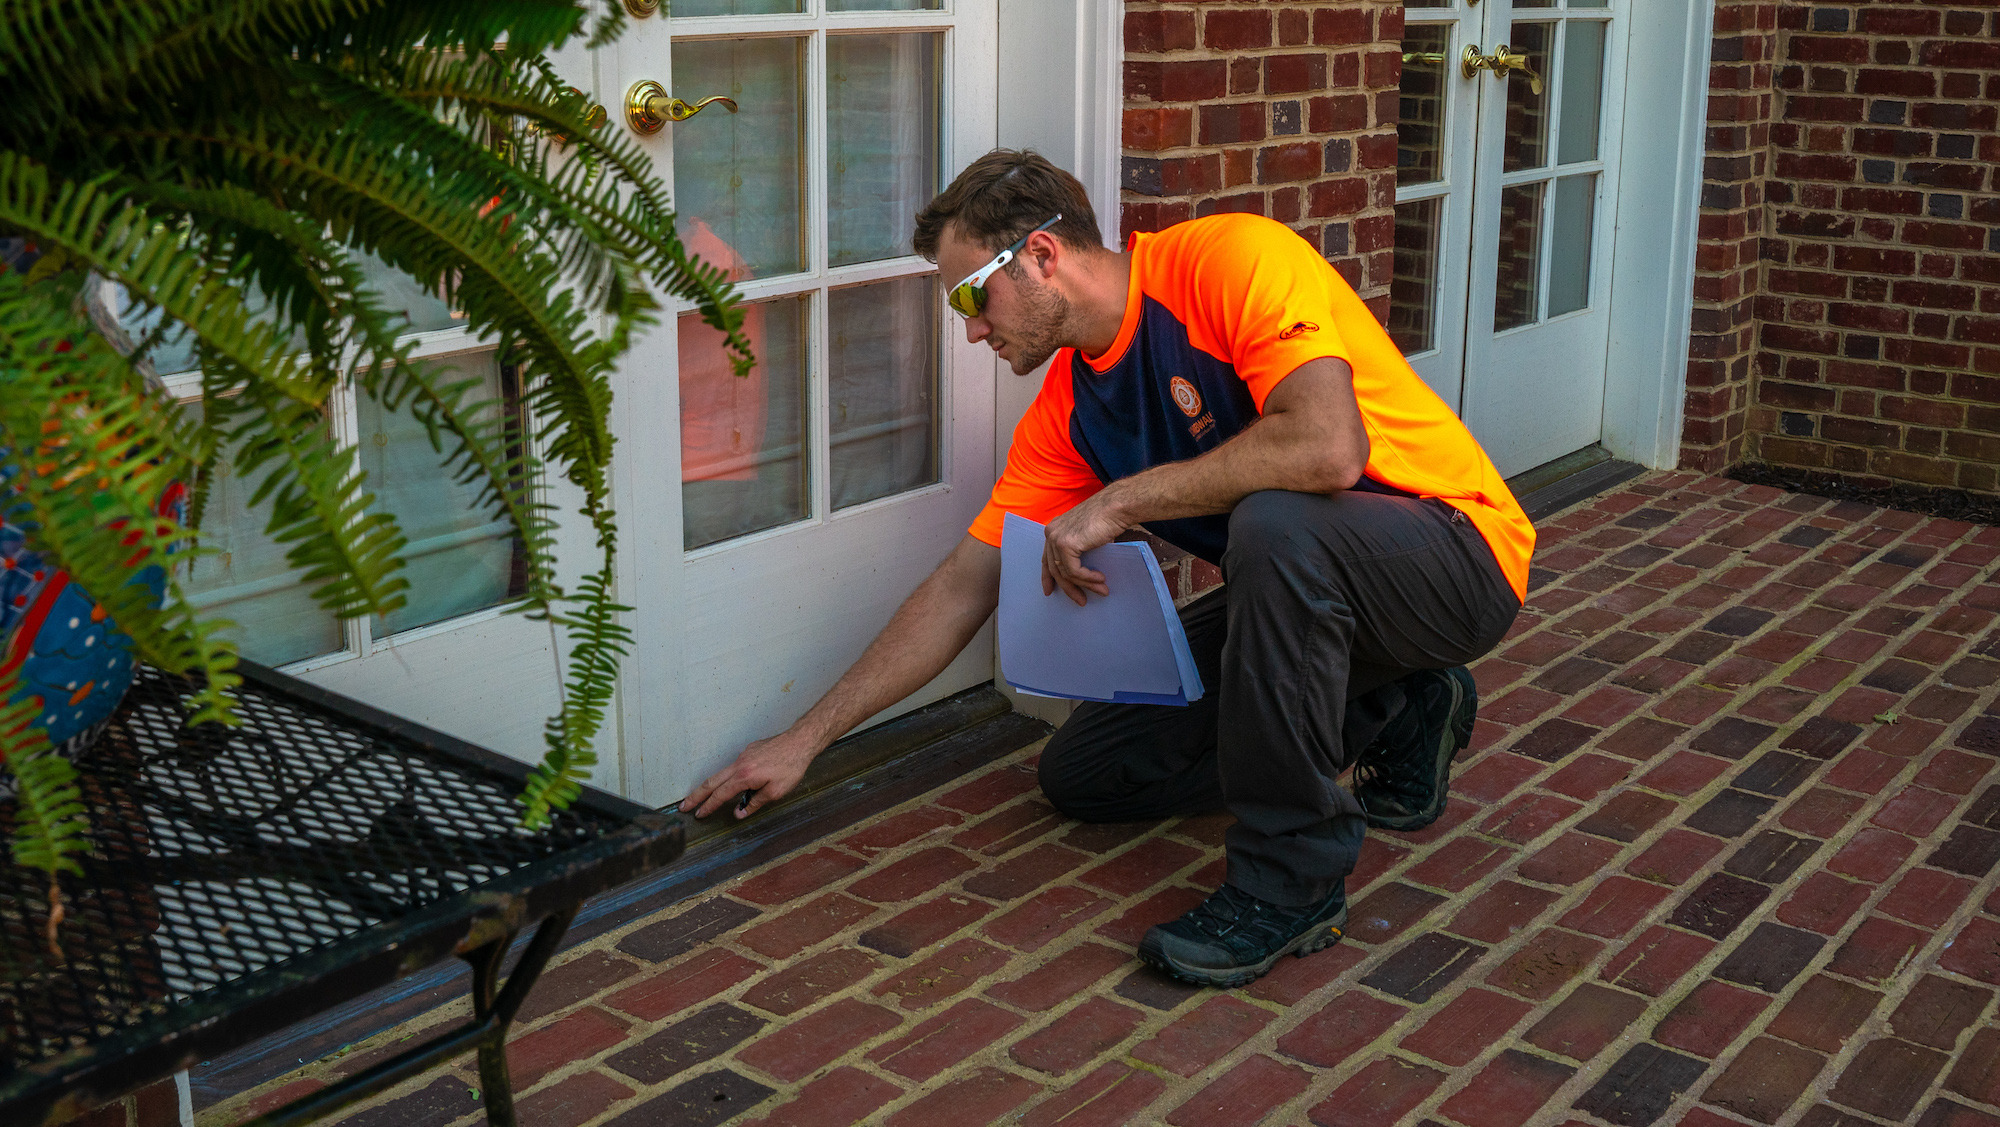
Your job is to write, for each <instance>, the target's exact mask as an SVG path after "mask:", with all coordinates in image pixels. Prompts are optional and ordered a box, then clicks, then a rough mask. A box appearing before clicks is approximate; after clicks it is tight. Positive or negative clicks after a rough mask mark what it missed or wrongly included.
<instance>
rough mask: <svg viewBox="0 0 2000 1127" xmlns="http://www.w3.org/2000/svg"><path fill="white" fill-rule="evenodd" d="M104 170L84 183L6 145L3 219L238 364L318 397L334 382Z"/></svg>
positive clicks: (1, 175)
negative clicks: (125, 196)
mask: <svg viewBox="0 0 2000 1127" xmlns="http://www.w3.org/2000/svg"><path fill="white" fill-rule="evenodd" d="M119 195H120V194H119V193H118V192H116V191H114V190H113V189H111V188H110V186H109V181H108V180H106V179H100V180H98V181H95V182H92V183H85V184H76V183H69V182H64V181H59V180H55V179H53V178H51V176H50V175H49V171H48V169H46V168H44V167H43V166H42V165H40V164H39V163H37V162H35V161H33V160H30V159H28V158H27V157H25V156H22V155H21V154H19V153H13V152H6V151H0V224H5V225H7V226H9V227H12V228H14V229H15V230H18V231H21V232H25V233H27V234H28V235H30V236H31V237H33V238H35V239H36V240H38V241H39V242H41V243H43V244H46V245H50V246H55V247H60V248H62V250H63V251H64V252H65V253H67V254H69V255H71V256H74V257H75V258H77V259H79V260H81V261H82V262H85V263H88V264H89V266H90V268H91V269H93V270H96V271H98V272H99V273H101V274H103V275H105V276H106V277H110V278H115V279H117V280H118V281H119V282H120V283H121V284H123V285H124V286H125V287H126V288H127V289H129V290H131V291H133V292H134V293H136V294H139V295H140V296H142V297H143V298H145V300H147V301H149V302H151V303H152V304H154V305H157V306H159V307H160V308H161V309H164V310H165V311H167V313H168V314H169V315H171V316H172V317H173V318H174V319H175V320H177V321H179V322H180V323H182V324H185V325H187V326H189V327H190V328H191V329H193V330H194V331H195V332H196V333H198V334H199V335H200V337H201V340H202V342H203V344H204V345H205V346H206V347H207V348H208V349H209V350H210V351H211V352H212V353H214V354H216V355H217V356H220V357H222V358H224V359H226V360H227V361H228V362H229V363H230V364H231V365H232V366H234V367H236V368H238V369H240V370H242V371H245V372H249V373H255V374H256V376H257V377H258V378H260V379H261V380H263V381H264V382H266V383H268V384H269V385H270V386H272V387H274V388H277V389H280V390H282V391H284V393H285V394H286V395H288V396H290V397H291V398H293V399H296V400H298V401H299V402H302V403H310V404H312V405H314V406H317V405H319V404H320V403H322V402H324V401H325V399H326V395H327V393H328V391H329V390H330V388H329V386H328V383H327V381H326V380H325V379H323V378H315V377H314V376H313V374H312V372H311V369H310V366H309V364H308V363H307V362H305V361H303V360H302V359H301V358H300V357H299V356H298V355H297V354H296V353H295V351H294V350H293V349H292V347H291V345H290V342H289V341H288V340H287V339H286V338H285V335H284V334H283V333H281V332H280V331H279V330H278V329H277V328H276V327H274V326H273V325H272V324H270V323H269V322H268V321H267V320H263V319H259V318H256V317H254V316H253V315H252V314H251V311H250V310H249V309H248V308H247V307H246V305H245V303H244V301H243V298H242V296H241V295H240V294H239V293H237V291H236V290H235V288H234V287H232V286H231V285H230V284H229V282H228V278H227V275H226V274H224V273H222V272H221V271H219V270H217V269H216V268H215V267H214V266H213V265H212V264H211V263H209V262H208V261H207V260H206V259H205V258H204V257H203V256H200V255H193V254H189V253H187V251H186V248H185V247H183V246H182V245H181V240H180V238H179V236H178V235H177V234H176V233H175V232H174V231H173V230H171V229H170V228H169V227H168V226H167V225H166V224H163V223H161V222H160V221H159V220H157V219H156V218H155V217H154V216H153V215H151V214H150V213H149V212H147V211H146V210H145V209H144V208H141V207H137V206H134V205H130V204H121V203H120V202H119Z"/></svg>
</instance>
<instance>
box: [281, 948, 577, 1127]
mask: <svg viewBox="0 0 2000 1127" xmlns="http://www.w3.org/2000/svg"><path fill="white" fill-rule="evenodd" d="M575 916H576V909H575V908H569V909H567V910H564V911H560V912H556V913H555V914H553V915H551V916H549V917H548V918H547V919H545V920H543V921H542V925H541V926H540V927H539V928H537V929H535V937H534V938H533V939H530V940H529V941H528V946H527V948H526V949H525V950H523V951H522V952H521V961H520V962H519V963H516V964H515V965H514V973H513V974H510V975H508V976H507V981H506V983H505V984H504V985H502V984H501V982H500V967H501V964H502V963H503V962H504V961H505V960H506V958H507V949H508V948H509V947H512V946H513V945H514V935H515V934H516V933H514V932H509V933H507V934H506V935H504V936H501V937H500V938H497V939H495V940H493V941H492V942H490V943H486V944H484V945H482V946H479V947H475V948H473V949H472V950H470V951H467V952H466V953H465V954H464V956H463V957H464V959H465V961H466V962H468V963H470V964H472V1008H473V1014H474V1018H473V1020H472V1022H471V1023H470V1024H468V1025H464V1026H461V1027H459V1028H458V1029H455V1030H452V1031H451V1032H449V1033H446V1034H444V1035H443V1036H441V1037H437V1038H434V1039H432V1040H430V1041H427V1042H425V1043H424V1044H422V1045H419V1046H417V1047H416V1048H414V1049H411V1050H409V1051H408V1052H405V1053H400V1054H398V1055H397V1056H395V1057H392V1058H390V1059H389V1060H386V1061H383V1062H382V1063H380V1064H378V1065H376V1066H375V1067H373V1068H370V1069H368V1070H366V1071H364V1072H361V1073H358V1074H356V1075H354V1076H350V1077H348V1078H347V1079H346V1080H343V1081H341V1082H340V1083H338V1084H334V1085H331V1086H329V1087H326V1088H322V1089H320V1090H319V1091H317V1092H313V1093H310V1094H308V1095H305V1096H301V1097H299V1098H298V1099H296V1100H293V1101H292V1102H291V1103H288V1104H286V1105H285V1106H284V1107H281V1108H278V1109H276V1110H274V1111H270V1112H266V1113H265V1114H263V1115H260V1116H258V1117H257V1118H256V1119H253V1120H251V1121H250V1122H249V1123H246V1124H243V1127H296V1125H298V1124H305V1123H311V1122H313V1121H314V1120H316V1119H319V1118H320V1117H322V1116H326V1115H331V1114H333V1113H334V1112H336V1111H339V1110H340V1109H342V1108H344V1107H347V1106H348V1105H350V1104H354V1103H357V1102H359V1101H361V1100H365V1099H367V1098H368V1097H369V1096H372V1095H374V1094H376V1093H377V1092H380V1091H383V1090H384V1089H387V1088H390V1087H393V1086H394V1085H396V1084H397V1083H399V1082H401V1081H403V1080H407V1079H409V1078H410V1077H412V1076H415V1075H417V1074H419V1073H421V1072H424V1071H425V1070H427V1069H430V1068H432V1067H434V1066H436V1065H439V1064H443V1063H444V1062H446V1061H449V1060H451V1059H453V1058H454V1057H460V1056H463V1055H464V1054H465V1051H466V1050H467V1049H473V1050H475V1051H476V1052H477V1053H478V1055H479V1095H480V1098H481V1099H482V1100H483V1101H484V1102H485V1104H486V1121H487V1123H488V1124H489V1127H516V1124H517V1120H516V1119H515V1116H514V1085H513V1081H512V1079H511V1078H510V1077H509V1076H508V1072H507V1030H508V1027H509V1026H510V1025H512V1024H513V1021H514V1015H515V1014H516V1013H518V1012H519V1011H520V1009H521V1003H522V1002H523V1001H524V1000H526V998H527V996H528V990H529V989H530V988H531V987H533V986H534V985H535V979H537V978H539V977H540V976H541V973H542V968H543V967H545V966H547V965H548V962H549V958H550V957H551V956H553V955H554V954H555V953H556V948H557V947H558V946H559V945H560V944H561V943H562V937H563V933H564V932H566V931H568V930H569V924H570V920H572V919H574V918H575Z"/></svg>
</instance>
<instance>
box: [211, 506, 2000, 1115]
mask: <svg viewBox="0 0 2000 1127" xmlns="http://www.w3.org/2000/svg"><path fill="white" fill-rule="evenodd" d="M1997 565H2000V529H1996V528H1988V527H1979V526H1972V525H1967V524H1963V523H1957V522H1952V521H1946V520H1934V519H1930V518H1926V517H1921V516H1916V515H1913V514H1909V513H1903V512H1896V511H1888V510H1881V509H1874V508H1869V507H1866V506H1862V505H1857V504H1852V503H1834V502H1829V501H1824V500H1820V499H1817V498H1813V497H1805V496H1794V495H1789V494H1785V493H1781V492H1778V491H1776V490H1773V489H1768V488H1763V487H1756V486H1745V485H1741V484H1738V483H1736V482H1733V481H1729V480H1727V479H1723V478H1717V477H1700V476H1695V475H1691V474H1681V473H1655V474H1650V475H1647V476H1645V477H1641V478H1639V479H1637V480H1635V481H1633V482H1630V483H1628V484H1627V485H1625V486H1623V487H1620V488H1618V489H1616V490H1614V491H1612V492H1610V493H1608V494H1604V495H1601V496H1599V497H1596V498H1593V499H1591V500H1589V501H1587V502H1585V503H1583V504H1582V505H1581V506H1579V507H1576V508H1573V509H1570V510H1568V511H1566V512H1564V513H1562V514H1559V515H1557V516H1556V517H1554V518H1552V519H1550V520H1549V521H1547V522H1546V523H1545V527H1544V530H1543V535H1542V545H1541V548H1540V550H1539V552H1537V554H1536V567H1535V573H1534V592H1533V595H1532V598H1531V600H1530V602H1529V604H1528V606H1527V608H1526V609H1525V610H1524V611H1523V613H1522V614H1521V616H1520V620H1519V622H1518V623H1517V624H1516V625H1515V628H1514V630H1513V632H1512V634H1511V635H1510V636H1509V638H1508V640H1507V641H1506V642H1505V643H1503V644H1502V646H1501V647H1500V649H1499V650H1498V651H1497V652H1496V654H1495V655H1493V656H1491V657H1489V658H1488V659H1487V660H1486V661H1484V662H1483V663H1481V664H1480V665H1479V666H1478V667H1477V668H1476V670H1475V673H1476V675H1477V677H1478V680H1479V684H1480V690H1481V701H1482V705H1481V712H1480V720H1479V725H1478V730H1477V736H1476V738H1475V740H1474V744H1473V747H1472V748H1470V749H1468V750H1467V751H1466V752H1465V753H1464V755H1463V756H1462V757H1461V759H1460V762H1459V764H1458V768H1457V773H1456V778H1455V781H1454V784H1453V799H1452V802H1451V805H1450V807H1449V810H1448V813H1447V816H1446V817H1445V818H1444V819H1443V820H1442V821H1441V822H1440V823H1439V824H1437V825H1436V826H1433V827H1431V828H1430V829H1427V830H1425V831H1424V832H1422V833H1418V834H1410V835H1397V834H1381V835H1371V838H1370V840H1369V842H1368V845H1367V847H1366V849H1365V850H1364V852H1363V855H1362V863H1361V868H1360V870H1359V871H1358V872H1357V873H1356V874H1355V876H1354V877H1353V878H1352V879H1351V880H1350V882H1349V885H1348V888H1349V895H1350V897H1351V902H1352V904H1353V911H1352V915H1351V917H1350V926H1351V928H1352V931H1351V934H1350V935H1349V936H1348V937H1347V939H1346V940H1345V941H1344V942H1342V943H1341V944H1339V945H1338V946H1336V947H1334V948H1332V949H1330V950H1328V951H1327V952H1325V953H1322V954H1318V955H1314V956H1312V957H1310V958H1306V959H1286V960H1283V962H1282V964H1281V965H1280V967H1279V969H1278V970H1277V971H1276V972H1274V973H1273V974H1271V975H1269V976H1268V977H1266V978H1264V979H1263V980H1261V981H1259V982H1258V983H1256V984H1255V985H1254V986H1251V987H1249V988H1247V989H1243V990H1235V991H1216V990H1198V989H1192V988H1188V987H1184V986H1181V985H1178V984H1176V983H1173V982H1171V981H1168V980H1166V979H1163V978H1161V977H1159V976H1157V975H1155V974H1154V973H1152V972H1151V971H1148V970H1146V969H1144V968H1142V967H1140V966H1139V965H1138V964H1137V963H1136V962H1135V961H1134V959H1133V955H1132V952H1133V946H1134V944H1135V943H1136V942H1137V940H1138V939H1139V936H1140V935H1141V933H1142V932H1143V931H1144V930H1145V929H1146V927H1147V926H1149V925H1151V924H1153V923H1156V922H1159V921H1162V920H1166V919H1169V918H1171V917H1173V916H1174V915H1176V914H1178V913H1180V912H1181V911H1183V910H1184V909H1186V908H1188V907H1190V906H1192V905H1193V904H1195V903H1196V902H1197V901H1199V900H1200V899H1201V897H1202V896H1203V894H1204V893H1205V892H1206V891H1207V890H1209V889H1212V888H1213V887H1214V886H1215V885H1216V883H1217V882H1218V880H1219V878H1220V876H1221V873H1222V848H1221V841H1222V831H1223V828H1224V826H1225V824H1226V818H1224V817H1221V816H1212V817H1204V818H1192V819H1184V820H1180V821H1175V822H1169V823H1166V824H1162V825H1141V826H1086V825H1080V824H1077V823H1075V822H1071V821H1068V820H1066V819H1064V818H1062V817H1059V816H1057V815H1056V814H1055V813H1054V812H1053V811H1052V810H1050V808H1049V807H1048V806H1047V805H1046V804H1045V803H1043V801H1042V800H1041V798H1040V795H1039V793H1038V792H1037V790H1036V788H1035V777H1034V769H1033V760H1034V750H1035V749H1033V748H1029V749H1026V750H1024V751H1023V752H1021V753H1019V754H1017V755H1015V756H1012V757H1010V758H1008V759H1006V760H1003V761H1001V762H999V763H997V764H995V765H994V766H992V767H991V768H989V769H987V770H985V771H983V772H982V773H980V774H978V775H977V776H974V777H970V778H967V779H965V780H962V781H960V782H958V783H955V784H954V785H952V786H950V787H947V788H944V789H941V790H939V791H936V792H933V793H932V794H929V795H926V796H925V797H923V798H921V799H918V800H916V801H913V802H910V803H907V804H905V805H903V806H901V807H897V808H896V809H894V810H891V811H889V812H887V813H885V814H882V815H881V816H879V817H876V818H874V819H873V820H871V821H869V822H866V823H863V824H861V825H860V826H858V827H856V828H854V829H852V830H849V831H845V832H843V833H841V834H840V835H837V836H836V837H834V838H829V839H826V840H823V841H821V842H819V843H817V844H815V845H813V846H811V847H809V848H807V849H804V850H802V851H800V852H799V853H795V854H792V855H790V856H788V857H785V858H782V859H780V860H778V861H776V862H774V863H772V864H769V865H767V866H765V867H763V868H761V869H758V870H755V871H753V872H751V873H749V874H747V875H745V876H744V877H742V878H740V879H738V880H735V881H733V882H731V883H729V884H727V885H726V886H724V887H721V888H718V889H714V890H712V891H710V892H709V893H706V894H704V895H703V896H701V897H698V898H696V899H694V900H692V901H689V902H685V903H683V904H680V905H677V906H675V907H674V908H672V909H669V910H668V911H667V912H665V913H662V914H661V915H660V916H658V917H654V918H650V919H647V920H642V921H640V922H638V923H635V924H633V925H631V926H629V927H627V928H625V929H623V930H621V931H617V932H613V933H610V934H608V935H606V936H603V937H600V938H597V939H594V940H592V941H591V942H589V943H587V944H585V945H584V946H582V947H581V948H579V949H576V950H573V951H570V952H568V953H567V954H566V955H565V956H564V957H563V960H562V962H561V964H560V965H559V966H557V967H554V968H552V969H551V970H550V972H549V973H548V975H547V976H546V977H545V978H544V980H543V982H542V984H541V986H540V987H538V991H537V994H536V995H535V996H534V997H533V998H531V1000H530V1002H529V1009H528V1012H527V1014H526V1015H525V1016H526V1021H525V1023H524V1024H523V1026H522V1027H521V1030H520V1033H519V1035H518V1036H517V1037H516V1039H515V1040H514V1042H513V1044H512V1047H511V1060H512V1064H513V1069H514V1078H515V1086H516V1090H517V1091H518V1092H519V1093H520V1094H521V1099H520V1109H521V1121H522V1122H523V1123H524V1124H530V1125H535V1127H571V1125H576V1124H586V1123H588V1124H602V1123H615V1124H619V1125H620V1127H635V1125H645V1127H656V1125H667V1124H719V1123H725V1122H727V1123H739V1124H749V1123H761V1124H769V1125H777V1124H839V1123H861V1122H867V1123H885V1124H891V1125H894V1127H904V1125H925V1127H929V1125H935V1124H948V1125H949V1127H977V1125H979V1124H986V1123H1010V1124H1012V1123H1019V1124H1029V1125H1039V1124H1068V1125H1079V1127H1080V1125H1084V1124H1119V1123H1158V1122H1164V1123H1170V1124H1177V1125H1186V1127H1194V1125H1203V1124H1227V1125H1241V1124H1251V1123H1265V1122H1268V1123H1272V1124H1285V1125H1302V1124H1306V1123H1312V1124H1319V1125H1322V1127H1334V1125H1343V1127H1344V1125H1350V1124H1354V1125H1358V1124H1391V1123H1408V1124H1420V1123H1435V1124H1455V1125H1459V1127H1517V1125H1522V1124H1537V1125H1542V1124H1571V1123H1574V1124H1598V1123H1603V1124H1618V1125H1622V1127H1636V1125H1646V1124H1653V1123H1680V1124H1691V1125H1697V1127H1717V1125H1721V1124H1732V1123H1767V1124H1776V1123H1781V1124H1785V1125H1787V1127H1789V1125H1792V1124H1799V1125H1802V1127H1834V1125H1848V1124H1873V1123H1919V1124H1922V1125H1924V1127H1947V1125H1951V1127H1970V1125H1973V1124H2000V1027H1996V1022H1995V1006H1994V996H1995V989H1996V987H2000V893H1997V892H1996V888H1995V884H1996V874H1995V866H1996V862H2000V777H1996V767H2000V705H1996V703H1995V697H1996V692H2000V688H1996V682H2000V628H1996V617H2000V579H1996V566H1997ZM446 1016H448V1015H447V1014H444V1013H440V1014H436V1015H433V1016H432V1017H431V1018H428V1019H423V1020H420V1021H419V1022H417V1023H413V1024H412V1026H410V1027H406V1028H404V1029H401V1030H398V1031H395V1032H392V1033H391V1034H387V1035H385V1036H384V1037H383V1038H380V1039H378V1040H377V1041H376V1042H371V1043H369V1044H367V1045H363V1046H360V1047H358V1048H357V1049H356V1050H355V1051H353V1052H351V1053H349V1054H348V1055H347V1056H345V1057H342V1058H341V1059H339V1060H336V1061H333V1062H330V1063H323V1064H320V1065H315V1066H311V1067H308V1068H307V1069H305V1070H303V1071H302V1072H300V1073H296V1074H294V1075H292V1076H290V1077H287V1078H285V1079H283V1080H280V1081H276V1082H274V1083H272V1084H271V1085H268V1086H266V1087H265V1088H263V1089H259V1090H258V1091H255V1092H252V1093H247V1094H245V1095H244V1096H241V1097H238V1098H236V1099H235V1100H232V1101H230V1102H229V1103H227V1104H224V1105H222V1106H221V1107H218V1108H216V1109H213V1110H211V1111H210V1112H207V1113H205V1114H204V1116H203V1122H204V1123H217V1124H221V1123H235V1122H238V1121H240V1120H241V1119H242V1118H245V1117H246V1116H247V1115H248V1114H249V1113H250V1112H251V1111H252V1110H255V1109H257V1108H261V1107H267V1106H270V1105H272V1104H273V1103H274V1102H276V1101H278V1100H279V1099H281V1098H289V1097H290V1096H293V1095H296V1094H298V1093H300V1092H301V1091H304V1090H305V1089H306V1088H307V1087H309V1086H313V1085H317V1084H320V1083H322V1082H323V1079H324V1078H326V1077H329V1076H335V1075H341V1074H346V1073H351V1072H352V1071H354V1070H356V1069H357V1068H359V1067H360V1066H362V1065H364V1064H365V1063H367V1062H368V1061H370V1060H371V1059H379V1058H380V1056H381V1055H382V1054H384V1053H385V1052H388V1051H391V1050H392V1049H393V1047H394V1045H395V1043H396V1042H397V1041H399V1040H401V1039H405V1038H407V1037H408V1036H410V1035H411V1034H413V1033H414V1032H416V1030H417V1029H418V1028H420V1027H421V1026H422V1025H424V1024H426V1023H428V1022H430V1021H435V1020H441V1019H442V1018H444V1017H446ZM476 1084H477V1081H476V1079H474V1076H473V1073H472V1072H471V1070H470V1069H467V1068H460V1069H458V1070H456V1071H453V1072H449V1073H446V1074H443V1075H432V1076H430V1077H427V1078H424V1079H421V1080H418V1081H413V1082H411V1083H410V1084H409V1085H407V1086H405V1087H404V1088H402V1089H398V1090H396V1091H394V1092H391V1093H388V1094H386V1095H384V1096H383V1097H380V1098H378V1099H377V1100H375V1101H373V1102H371V1103H369V1104H366V1105H362V1106H361V1107H359V1108H357V1109H356V1110H353V1111H350V1112H348V1113H347V1114H346V1117H345V1118H344V1119H343V1120H341V1122H343V1123H345V1124H347V1125H348V1127H364V1125H365V1127H427V1125H433V1124H435V1125H446V1124H465V1123H477V1122H480V1121H481V1117H480V1113H479V1111H478V1105H477V1103H476V1101H475V1097H474V1095H473V1090H474V1088H475V1087H476Z"/></svg>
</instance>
